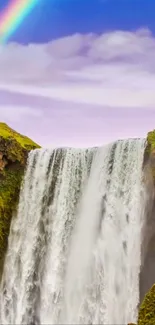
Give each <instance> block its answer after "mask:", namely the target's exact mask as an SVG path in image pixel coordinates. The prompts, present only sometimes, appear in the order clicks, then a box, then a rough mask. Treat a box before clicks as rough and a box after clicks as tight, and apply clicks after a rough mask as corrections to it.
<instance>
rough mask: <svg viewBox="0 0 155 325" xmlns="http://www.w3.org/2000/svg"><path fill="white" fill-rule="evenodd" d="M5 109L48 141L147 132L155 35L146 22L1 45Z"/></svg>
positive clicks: (17, 124) (6, 116)
mask: <svg viewBox="0 0 155 325" xmlns="http://www.w3.org/2000/svg"><path fill="white" fill-rule="evenodd" d="M148 111H149V113H148ZM124 112H125V113H124ZM137 112H138V113H137ZM0 115H1V120H2V119H3V120H4V121H6V122H7V123H10V125H11V126H12V127H13V128H15V129H17V130H19V131H20V132H21V133H24V134H27V135H29V136H30V137H32V138H34V139H35V140H36V141H38V142H39V143H41V144H43V145H46V146H47V145H48V146H49V145H50V143H52V145H53V144H54V145H55V144H56V145H59V146H60V145H73V144H74V145H75V144H76V146H79V144H80V146H81V143H82V145H84V146H86V145H97V144H102V143H103V142H108V141H112V140H114V139H117V138H123V137H125V138H126V137H129V136H130V137H131V136H132V137H141V136H145V134H146V133H147V131H148V130H149V129H152V128H154V121H155V38H154V36H153V35H151V33H150V32H149V31H148V30H146V29H141V30H138V31H135V32H123V31H114V32H109V33H104V34H102V35H93V34H88V35H80V34H76V35H73V36H69V37H65V38H63V39H59V40H55V41H52V42H49V43H48V44H40V45H36V44H31V45H28V46H24V45H19V44H8V45H7V46H6V47H5V48H2V47H1V48H0Z"/></svg>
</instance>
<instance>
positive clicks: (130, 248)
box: [0, 140, 145, 325]
mask: <svg viewBox="0 0 155 325" xmlns="http://www.w3.org/2000/svg"><path fill="white" fill-rule="evenodd" d="M144 148H145V141H143V140H123V141H118V142H116V143H114V144H111V145H108V146H106V147H103V148H98V149H87V150H85V149H83V150H76V149H55V150H52V151H50V150H35V151H33V152H31V153H30V155H29V159H28V167H27V171H26V175H25V180H24V184H23V187H22V190H21V194H20V202H19V208H18V214H17V216H16V217H14V218H13V220H12V224H11V230H10V236H9V244H8V251H7V255H6V259H5V265H4V271H3V277H2V281H1V292H0V323H1V324H16V325H17V324H18V325H21V324H28V325H30V324H33V325H37V324H127V323H128V322H131V321H136V318H137V305H138V303H139V272H140V265H141V255H140V252H141V236H142V229H143V225H144V221H145V220H144V219H145V218H144V208H145V191H144V189H143V183H142V164H143V154H144ZM92 159H93V162H92Z"/></svg>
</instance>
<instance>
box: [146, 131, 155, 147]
mask: <svg viewBox="0 0 155 325" xmlns="http://www.w3.org/2000/svg"><path fill="white" fill-rule="evenodd" d="M147 143H148V145H147V150H149V151H150V152H152V151H153V150H154V149H155V130H153V131H150V132H148V134H147Z"/></svg>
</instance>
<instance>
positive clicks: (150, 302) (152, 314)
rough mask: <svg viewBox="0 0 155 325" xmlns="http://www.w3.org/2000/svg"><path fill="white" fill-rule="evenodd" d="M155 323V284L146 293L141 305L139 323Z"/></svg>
mask: <svg viewBox="0 0 155 325" xmlns="http://www.w3.org/2000/svg"><path fill="white" fill-rule="evenodd" d="M154 324H155V284H154V285H153V286H152V288H151V289H150V290H149V292H148V293H147V294H146V295H145V298H144V300H143V302H142V304H141V306H140V310H139V316H138V325H154Z"/></svg>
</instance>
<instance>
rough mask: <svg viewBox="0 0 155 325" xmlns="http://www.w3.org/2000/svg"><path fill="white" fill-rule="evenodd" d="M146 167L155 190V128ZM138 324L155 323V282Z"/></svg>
mask: <svg viewBox="0 0 155 325" xmlns="http://www.w3.org/2000/svg"><path fill="white" fill-rule="evenodd" d="M145 167H146V177H147V179H148V178H151V179H152V181H153V187H152V190H155V130H153V131H150V132H149V133H148V134H147V145H146V149H145V153H144V168H145ZM154 198H155V196H154ZM137 325H155V284H154V285H153V286H152V287H151V289H150V290H149V291H148V292H147V293H146V295H145V297H144V299H143V302H142V303H141V305H140V308H139V315H138V321H137Z"/></svg>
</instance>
